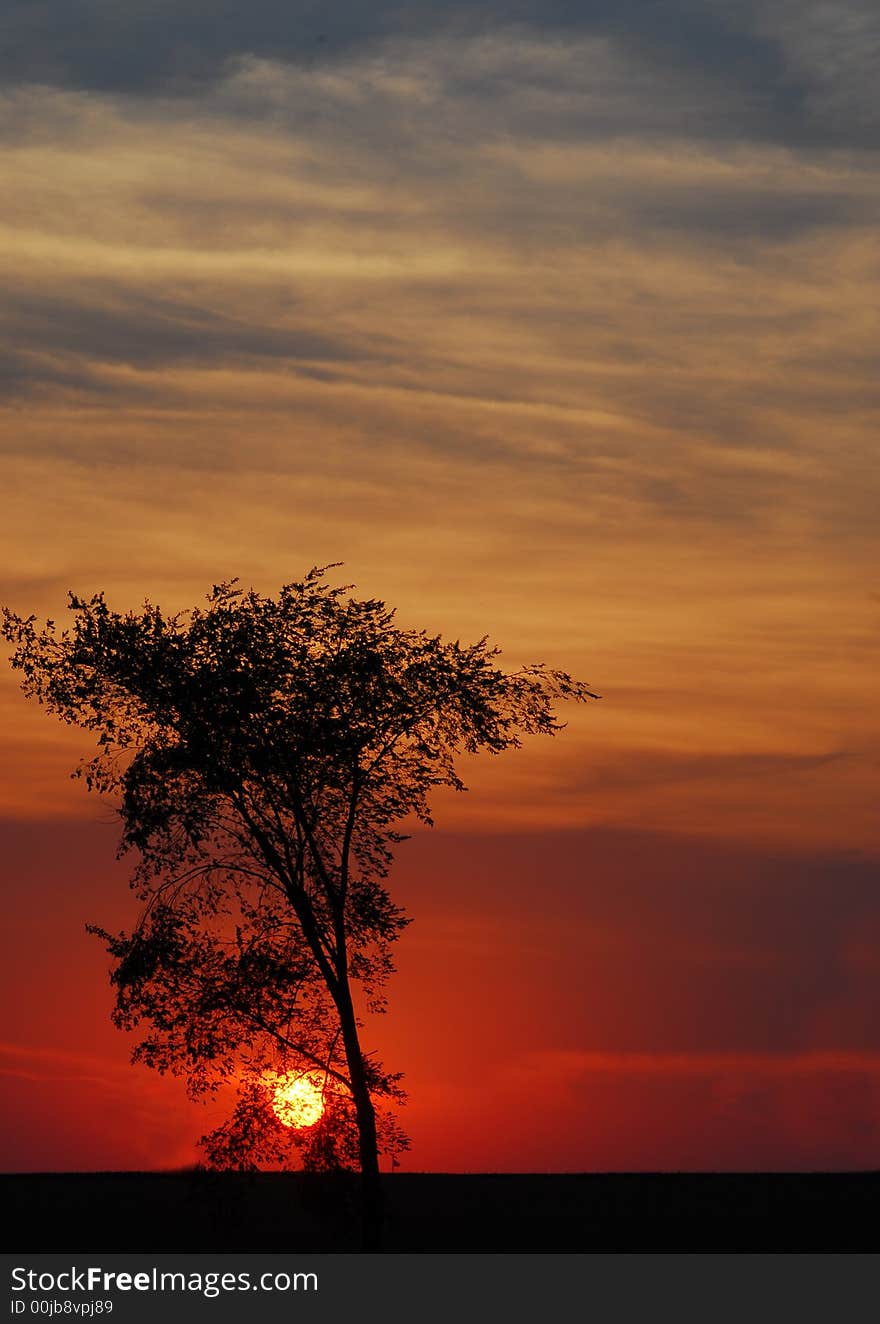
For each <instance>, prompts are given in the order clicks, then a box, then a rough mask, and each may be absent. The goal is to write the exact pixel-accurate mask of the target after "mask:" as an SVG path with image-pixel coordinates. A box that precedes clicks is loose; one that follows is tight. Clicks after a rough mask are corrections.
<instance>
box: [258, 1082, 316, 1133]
mask: <svg viewBox="0 0 880 1324" xmlns="http://www.w3.org/2000/svg"><path fill="white" fill-rule="evenodd" d="M270 1088H271V1094H272V1110H273V1112H274V1113H275V1116H276V1117H277V1118H278V1120H279V1122H281V1123H282V1124H283V1125H284V1126H293V1127H296V1128H297V1129H301V1128H304V1127H307V1126H314V1125H315V1123H316V1122H318V1121H320V1119H321V1116H322V1115H323V1112H324V1087H323V1081H322V1080H320V1079H319V1078H317V1077H315V1076H295V1075H290V1076H276V1077H275V1079H274V1081H273V1082H272V1085H271V1086H270Z"/></svg>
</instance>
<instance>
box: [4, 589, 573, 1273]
mask: <svg viewBox="0 0 880 1324" xmlns="http://www.w3.org/2000/svg"><path fill="white" fill-rule="evenodd" d="M333 568H335V567H324V568H323V569H314V570H312V571H311V572H310V573H309V574H308V575H306V577H305V578H304V579H303V580H302V581H301V582H298V583H292V584H287V585H285V586H284V587H283V588H282V589H281V590H280V592H279V594H278V596H277V598H271V597H263V596H261V595H260V594H258V593H257V592H255V591H253V590H250V591H248V592H244V591H242V590H241V589H239V588H238V587H237V586H236V581H234V580H233V581H231V582H227V583H223V584H219V585H215V586H214V588H213V590H212V591H211V593H210V594H209V595H208V598H207V606H206V607H203V608H198V607H197V608H194V609H193V610H191V611H189V612H187V613H180V614H177V615H172V616H167V615H165V614H163V612H162V611H161V609H160V608H159V607H157V606H154V605H152V604H150V603H149V602H148V603H145V604H144V606H143V608H141V609H139V610H136V611H130V612H127V613H125V614H120V613H117V612H114V611H111V610H110V608H109V607H108V605H107V603H106V601H105V598H104V595H103V594H97V595H95V596H93V597H91V598H89V599H87V600H86V599H83V598H79V597H77V596H75V595H74V594H71V595H70V597H69V607H70V610H71V612H72V613H73V622H72V625H71V627H70V628H69V629H65V630H59V629H58V628H57V627H56V625H55V623H54V622H53V621H47V622H46V624H45V626H43V627H41V628H40V627H38V625H37V623H36V618H35V617H34V616H29V617H26V618H23V617H20V616H17V615H15V614H14V613H12V612H11V611H9V610H8V609H6V610H5V611H4V615H3V633H4V635H5V637H6V639H7V640H8V641H9V642H10V643H12V644H13V645H14V653H13V656H12V664H13V666H14V667H15V668H17V669H18V670H20V671H21V672H22V688H23V689H24V691H25V693H26V694H28V695H31V696H33V697H35V698H37V699H38V700H39V701H40V702H41V703H42V704H44V705H45V706H46V707H47V709H48V710H49V712H51V713H54V714H56V715H57V716H59V717H60V718H61V719H62V720H64V721H65V722H68V723H73V724H75V725H77V726H79V727H82V728H84V729H85V730H87V731H90V732H93V733H95V734H96V736H97V752H96V753H95V754H94V756H93V757H91V758H89V759H87V760H84V761H83V762H82V763H81V765H80V767H79V769H78V772H77V774H76V775H79V776H82V777H83V778H84V779H85V782H86V785H87V786H88V787H89V789H92V790H95V791H97V792H99V793H101V794H103V795H108V796H111V797H113V800H114V803H115V805H116V808H117V809H118V813H119V816H120V818H121V821H122V835H121V840H120V853H123V852H125V851H128V850H133V851H134V852H136V855H137V857H138V862H137V865H136V868H135V871H134V876H133V880H132V885H133V886H134V887H136V889H137V890H138V893H139V895H140V897H141V898H142V900H143V902H144V907H145V908H144V912H143V914H142V916H141V919H140V921H139V923H138V925H137V926H136V928H135V929H134V931H133V932H132V933H130V934H120V935H118V936H116V937H114V936H112V935H110V934H107V933H105V932H104V931H103V930H100V929H95V930H94V931H95V932H97V933H99V934H101V936H102V937H103V938H104V940H105V941H106V942H107V945H108V947H109V950H110V952H111V955H112V956H113V958H114V962H115V965H114V969H113V974H112V979H113V982H114V984H115V986H116V990H117V1002H116V1011H115V1019H116V1021H117V1023H118V1024H119V1025H120V1026H123V1027H126V1028H133V1027H135V1026H139V1025H140V1024H141V1023H142V1022H146V1023H147V1025H148V1026H149V1027H150V1028H149V1032H148V1033H147V1035H146V1037H145V1038H144V1039H143V1040H142V1041H141V1043H140V1044H139V1046H138V1048H137V1049H136V1050H135V1051H136V1055H137V1056H139V1057H140V1058H141V1059H142V1060H143V1061H145V1062H147V1063H149V1064H150V1065H152V1066H155V1067H156V1068H158V1069H159V1070H171V1071H177V1072H180V1073H182V1074H184V1075H185V1076H186V1077H187V1078H188V1083H189V1086H190V1089H191V1090H192V1091H193V1092H195V1093H198V1092H200V1091H201V1090H205V1089H211V1088H214V1087H215V1086H216V1084H217V1082H218V1080H221V1079H223V1078H225V1077H227V1076H230V1075H232V1074H234V1073H236V1072H238V1073H239V1075H240V1079H241V1080H242V1093H241V1096H240V1099H239V1106H238V1109H237V1112H236V1114H235V1116H234V1118H233V1120H232V1122H230V1123H229V1124H228V1127H227V1129H226V1130H225V1131H224V1129H223V1128H221V1132H222V1134H220V1135H219V1136H218V1135H216V1134H215V1137H214V1142H215V1144H216V1146H217V1147H218V1152H220V1153H221V1154H222V1153H223V1152H227V1153H230V1154H235V1153H238V1154H239V1155H245V1156H246V1155H247V1152H248V1145H249V1144H250V1145H253V1144H254V1143H255V1137H261V1138H262V1141H264V1142H266V1143H270V1142H269V1140H268V1134H269V1129H270V1128H266V1127H264V1128H262V1129H261V1128H260V1126H259V1112H260V1108H261V1107H263V1105H262V1104H261V1103H260V1098H261V1097H262V1098H263V1100H265V1092H263V1095H262V1096H260V1089H259V1085H260V1082H261V1080H263V1079H264V1077H265V1072H266V1070H267V1069H269V1067H270V1066H271V1065H272V1064H275V1065H276V1066H278V1065H279V1064H280V1066H281V1068H282V1069H290V1068H293V1069H295V1070H298V1071H301V1072H304V1071H308V1070H312V1071H315V1072H319V1073H320V1075H321V1079H322V1080H323V1082H324V1087H325V1092H326V1094H327V1097H328V1099H329V1101H330V1104H331V1106H330V1108H329V1109H328V1114H329V1116H330V1117H332V1118H334V1119H335V1120H334V1123H333V1125H334V1126H335V1128H336V1130H335V1138H334V1134H331V1132H332V1131H333V1127H331V1126H330V1124H329V1122H328V1125H327V1127H326V1128H325V1132H326V1134H324V1135H323V1136H321V1137H319V1138H318V1141H317V1143H316V1153H317V1152H320V1150H321V1145H324V1146H325V1147H326V1146H328V1145H329V1147H330V1149H331V1150H333V1151H334V1152H335V1153H336V1154H337V1157H338V1156H339V1155H344V1154H345V1152H346V1142H345V1140H344V1139H340V1137H343V1136H344V1133H345V1125H344V1123H345V1118H346V1116H348V1117H349V1118H350V1119H351V1122H352V1125H353V1127H354V1130H355V1132H356V1152H357V1162H358V1166H359V1168H360V1171H361V1174H362V1176H361V1183H362V1195H363V1209H364V1236H365V1241H364V1244H365V1248H374V1247H375V1246H376V1245H377V1243H378V1237H379V1228H380V1223H381V1185H380V1180H379V1150H380V1144H381V1142H382V1132H383V1126H384V1136H385V1143H386V1145H388V1146H389V1147H390V1148H391V1149H392V1151H393V1149H394V1147H395V1145H397V1146H399V1145H400V1144H401V1143H405V1142H404V1141H403V1138H402V1136H401V1135H400V1133H399V1132H396V1131H395V1129H394V1125H393V1123H391V1122H389V1121H388V1119H387V1118H385V1119H384V1121H381V1122H379V1123H377V1104H381V1102H382V1101H384V1100H388V1099H394V1098H395V1097H396V1096H398V1095H399V1093H400V1091H399V1086H398V1078H397V1077H395V1076H393V1075H389V1074H388V1073H386V1072H385V1070H384V1068H383V1067H382V1064H381V1063H379V1062H378V1061H377V1060H376V1058H375V1057H374V1056H371V1055H368V1054H366V1053H365V1052H364V1051H363V1049H362V1047H361V1041H360V1032H361V1029H362V1028H363V1027H362V1024H361V1021H360V1020H359V1015H358V1011H357V1010H356V1006H355V990H359V997H360V998H361V1000H362V1010H363V1009H371V1010H381V1008H382V999H383V989H384V985H385V982H386V980H387V978H388V975H389V974H390V973H391V971H392V969H393V966H392V959H391V948H392V944H393V943H394V942H395V940H396V939H397V938H398V937H399V936H400V933H401V932H402V930H403V928H404V927H405V925H406V924H407V923H408V920H407V918H406V917H405V916H404V914H403V912H402V911H401V909H400V908H399V907H397V906H396V905H395V904H394V903H393V902H392V900H391V897H390V895H389V893H388V890H387V887H386V882H385V880H386V878H387V875H388V872H389V868H390V866H391V862H392V856H393V850H394V848H395V846H396V845H397V844H398V843H399V842H400V841H401V840H403V837H402V835H401V828H402V827H404V826H406V825H407V821H408V820H409V821H410V822H411V821H418V822H421V823H423V824H428V825H429V824H430V823H431V817H430V803H429V802H430V796H431V793H432V792H433V790H434V788H435V787H438V786H449V787H454V788H455V789H457V790H463V789H464V785H463V783H462V781H461V779H460V777H459V774H458V771H457V769H456V760H457V758H458V756H459V755H461V754H463V753H468V754H473V753H476V752H477V751H479V750H488V751H490V752H491V753H493V754H499V753H501V752H502V751H504V750H507V749H509V748H511V747H515V746H518V745H519V744H520V740H521V737H522V736H523V735H529V734H547V735H552V734H554V733H555V732H557V731H559V730H560V729H561V725H560V723H558V722H557V720H556V717H555V714H554V704H555V703H556V701H558V700H565V699H571V700H576V701H585V700H587V699H589V698H596V697H597V696H596V695H594V694H592V692H591V691H590V690H588V689H587V688H586V686H585V685H583V684H582V683H580V682H578V681H576V680H573V679H572V678H571V677H570V676H569V675H568V674H566V673H565V672H561V671H554V670H550V669H548V668H546V667H545V666H544V665H536V666H527V667H524V668H522V669H521V670H518V671H515V672H512V673H510V672H505V671H503V670H502V669H501V668H500V667H499V666H498V665H497V664H496V658H497V656H498V650H497V649H494V648H492V647H490V646H489V645H488V644H487V642H486V640H485V639H482V640H480V641H479V642H477V643H475V644H472V645H469V646H463V645H462V644H460V643H459V642H458V641H455V642H448V641H444V640H443V639H441V638H440V637H439V636H435V635H429V634H427V633H425V632H424V631H417V630H409V629H401V628H400V627H398V626H397V625H396V623H395V620H394V612H393V611H391V610H389V609H388V608H386V606H385V605H384V603H382V602H379V601H376V600H372V599H370V600H358V599H356V598H352V597H348V596H346V595H347V593H348V592H349V589H350V587H351V586H346V587H332V586H331V585H330V584H328V582H327V580H326V572H327V570H328V569H333ZM265 1115H266V1114H265V1108H263V1116H264V1120H265ZM236 1119H237V1120H236ZM209 1142H210V1138H209ZM224 1146H226V1149H225V1151H224ZM334 1146H335V1150H334ZM348 1147H349V1149H350V1145H349V1146H348ZM209 1148H210V1143H209Z"/></svg>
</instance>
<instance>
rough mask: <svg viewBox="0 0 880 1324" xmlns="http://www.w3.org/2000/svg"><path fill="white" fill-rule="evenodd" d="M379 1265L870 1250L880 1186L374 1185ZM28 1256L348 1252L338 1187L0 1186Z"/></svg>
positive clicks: (794, 1179) (274, 1178)
mask: <svg viewBox="0 0 880 1324" xmlns="http://www.w3.org/2000/svg"><path fill="white" fill-rule="evenodd" d="M383 1180H384V1185H385V1202H386V1215H387V1216H386V1229H385V1245H384V1249H385V1250H386V1251H388V1252H422V1253H424V1252H437V1253H450V1252H491V1253H511V1252H516V1253H529V1252H545V1253H546V1252H550V1253H560V1252H561V1253H572V1252H575V1253H577V1252H580V1253H589V1252H595V1251H606V1252H607V1251H610V1252H618V1253H619V1252H629V1251H632V1252H652V1251H656V1252H683V1253H687V1252H692V1251H716V1252H736V1253H739V1252H748V1251H753V1252H770V1251H782V1252H787V1253H793V1252H861V1253H864V1252H876V1250H877V1249H878V1242H880V1235H878V1231H877V1229H878V1226H880V1219H878V1213H880V1174H877V1173H793V1174H775V1173H760V1174H749V1173H744V1174H732V1173H720V1174H708V1173H707V1174H696V1173H624V1174H620V1173H598V1174H571V1175H558V1174H552V1175H540V1174H524V1175H506V1174H505V1175H489V1174H487V1175H446V1174H435V1173H395V1174H394V1175H393V1176H385V1177H384V1179H383ZM0 1181H2V1198H3V1207H4V1209H5V1210H6V1212H7V1214H8V1215H9V1217H10V1222H11V1226H12V1227H13V1228H14V1229H15V1233H14V1235H13V1238H12V1243H13V1244H12V1247H11V1248H12V1249H14V1250H15V1251H26V1252H30V1253H39V1252H44V1253H45V1252H65V1253H66V1252H71V1253H83V1252H86V1251H101V1252H105V1253H113V1252H122V1253H134V1252H153V1253H169V1252H199V1253H204V1252H208V1251H225V1252H230V1253H233V1252H241V1253H255V1252H261V1251H262V1252H292V1251H296V1252H313V1253H322V1252H323V1253H327V1252H336V1251H356V1250H357V1249H358V1223H357V1188H356V1184H355V1183H354V1182H353V1181H352V1180H351V1179H350V1178H349V1177H348V1176H346V1175H310V1174H303V1173H291V1174H281V1173H259V1174H239V1173H205V1172H199V1171H186V1172H174V1173H63V1174H50V1173H36V1174H15V1175H7V1176H3V1177H2V1178H0Z"/></svg>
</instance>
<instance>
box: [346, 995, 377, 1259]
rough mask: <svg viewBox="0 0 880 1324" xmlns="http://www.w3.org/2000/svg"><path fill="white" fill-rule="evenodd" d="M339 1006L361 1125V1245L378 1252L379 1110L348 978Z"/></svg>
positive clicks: (352, 1089) (359, 1134)
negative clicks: (362, 1047) (374, 1104)
mask: <svg viewBox="0 0 880 1324" xmlns="http://www.w3.org/2000/svg"><path fill="white" fill-rule="evenodd" d="M336 1007H337V1010H338V1012H339V1023H340V1028H341V1030H342V1042H343V1044H344V1045H345V1056H346V1060H347V1062H348V1073H349V1080H350V1082H351V1092H352V1096H353V1098H354V1106H355V1112H356V1115H357V1124H358V1144H359V1150H360V1163H361V1233H362V1240H361V1248H362V1249H363V1250H365V1251H377V1250H381V1248H382V1228H383V1215H384V1209H383V1200H382V1179H381V1176H380V1174H379V1141H378V1137H377V1134H376V1110H375V1108H374V1107H373V1100H372V1097H371V1095H370V1088H369V1083H368V1081H367V1073H366V1069H365V1067H364V1055H363V1053H362V1052H361V1045H360V1038H359V1036H358V1029H357V1020H356V1018H355V1014H354V1004H353V1002H352V999H351V990H350V989H349V987H348V983H347V981H346V982H344V983H343V985H342V987H341V988H340V989H339V990H338V993H337V995H336Z"/></svg>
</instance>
